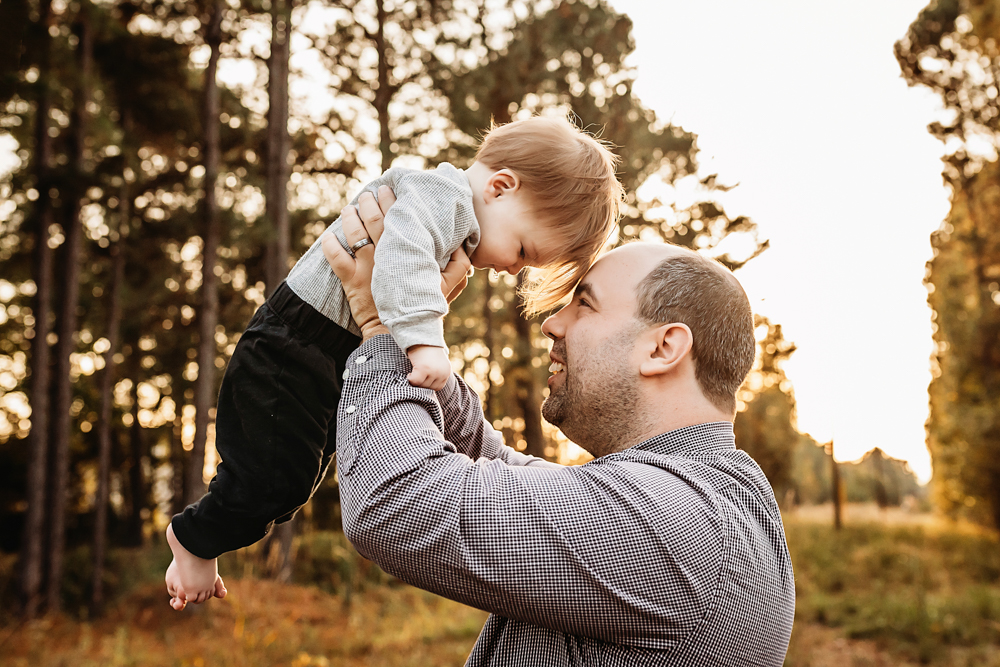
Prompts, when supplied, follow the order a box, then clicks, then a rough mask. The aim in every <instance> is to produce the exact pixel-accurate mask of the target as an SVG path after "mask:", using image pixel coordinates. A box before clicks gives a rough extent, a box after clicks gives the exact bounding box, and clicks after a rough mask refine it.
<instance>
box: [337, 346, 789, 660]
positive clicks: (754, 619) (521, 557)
mask: <svg viewBox="0 0 1000 667" xmlns="http://www.w3.org/2000/svg"><path fill="white" fill-rule="evenodd" d="M409 369H410V366H409V362H408V361H407V359H406V356H405V355H404V354H403V352H402V351H401V350H400V349H399V347H398V346H397V345H396V344H395V343H394V342H393V341H392V339H391V338H390V337H389V336H385V335H383V336H376V337H374V338H372V339H370V340H368V341H367V342H365V343H364V344H363V345H362V346H361V348H360V349H359V350H357V351H356V352H355V353H354V354H353V355H352V356H351V358H350V360H349V361H348V370H347V373H345V382H344V387H343V397H342V399H341V402H340V409H339V412H338V434H337V467H338V477H339V480H340V490H341V503H342V509H343V521H344V532H345V533H346V534H347V536H348V538H349V539H350V540H351V542H352V543H353V544H354V546H355V547H356V548H357V549H358V551H359V552H360V553H361V554H363V555H364V556H365V557H367V558H369V559H371V560H374V561H375V562H376V563H378V564H379V565H380V566H381V567H382V568H383V569H384V570H386V571H387V572H389V573H391V574H393V575H395V576H397V577H399V578H400V579H402V580H404V581H406V582H409V583H411V584H413V585H415V586H419V587H420V588H424V589H426V590H429V591H432V592H434V593H437V594H439V595H442V596H444V597H448V598H451V599H453V600H457V601H459V602H462V603H464V604H467V605H471V606H473V607H477V608H479V609H483V610H486V611H489V612H491V613H492V616H490V618H489V620H488V621H487V623H486V626H485V627H484V628H483V630H482V633H481V634H480V636H479V640H478V641H477V642H476V645H475V647H474V648H473V649H472V654H471V655H470V656H469V659H468V662H467V665H475V666H480V665H483V666H485V665H490V666H498V667H499V666H509V667H526V666H531V665H544V666H556V665H595V666H596V665H601V666H614V665H685V666H687V665H690V666H696V665H697V666H699V667H701V666H713V665H748V666H749V665H755V666H756V665H781V664H782V662H783V660H784V656H785V651H786V649H787V647H788V639H789V636H790V634H791V629H792V618H793V615H794V609H795V587H794V581H793V576H792V564H791V560H790V559H789V556H788V548H787V546H786V543H785V535H784V529H783V527H782V523H781V516H780V514H779V512H778V507H777V504H776V503H775V501H774V494H773V493H772V491H771V488H770V486H769V485H768V483H767V480H766V479H765V478H764V475H763V473H761V471H760V468H759V467H757V465H756V464H755V463H754V462H753V460H752V459H751V458H750V457H749V456H748V455H747V454H746V453H745V452H742V451H739V450H737V449H736V448H735V446H734V441H733V431H732V424H730V423H729V422H717V423H710V424H699V425H697V426H691V427H687V428H682V429H678V430H675V431H670V432H668V433H664V434H662V435H659V436H657V437H655V438H652V439H650V440H647V441H646V442H644V443H642V444H640V445H637V446H635V447H632V448H630V449H626V450H625V451H622V452H618V453H615V454H610V455H608V456H603V457H601V458H598V459H595V460H593V461H591V462H589V463H587V464H585V465H582V466H558V465H555V464H552V463H549V462H546V461H543V460H541V459H537V458H533V457H530V456H526V455H524V454H521V453H519V452H517V451H515V450H513V449H511V448H509V447H506V446H505V445H504V444H503V442H502V440H501V437H500V435H499V434H498V433H497V432H496V431H494V430H493V429H492V428H491V427H490V425H489V424H488V423H487V422H486V421H485V420H484V418H483V413H482V408H481V406H480V403H479V398H478V397H477V396H476V394H475V392H473V391H471V390H470V389H469V388H468V387H467V386H466V385H465V384H464V383H463V382H462V381H461V380H460V379H459V378H458V376H452V378H451V380H450V381H449V383H448V385H447V387H446V388H445V389H443V390H442V391H440V392H437V393H435V392H433V391H430V390H428V389H421V388H418V387H412V386H410V384H409V383H408V382H407V380H406V374H407V373H408V372H409Z"/></svg>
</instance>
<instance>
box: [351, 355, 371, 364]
mask: <svg viewBox="0 0 1000 667" xmlns="http://www.w3.org/2000/svg"><path fill="white" fill-rule="evenodd" d="M366 361H368V357H366V356H365V355H363V354H362V355H361V356H360V357H358V358H357V359H355V360H354V363H356V364H363V363H365V362H366Z"/></svg>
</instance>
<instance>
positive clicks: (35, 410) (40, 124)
mask: <svg viewBox="0 0 1000 667" xmlns="http://www.w3.org/2000/svg"><path fill="white" fill-rule="evenodd" d="M51 7H52V2H51V0H42V2H41V3H40V4H39V8H38V12H39V19H38V22H39V24H40V25H41V27H42V30H41V31H40V33H41V39H42V43H41V58H40V62H39V72H40V73H39V79H40V84H39V86H40V95H39V99H38V108H37V110H36V113H35V171H36V174H37V175H36V178H37V181H38V211H37V217H36V220H35V224H36V225H37V229H36V231H35V256H34V265H33V271H32V276H33V278H34V280H35V299H34V303H33V304H32V313H33V315H34V317H35V335H34V337H33V338H32V340H31V389H30V395H31V398H30V401H31V433H30V434H29V436H28V446H29V447H30V453H31V454H30V456H31V458H30V461H29V463H28V479H27V486H28V493H27V500H28V511H27V515H26V516H25V521H24V533H23V536H22V539H21V557H20V561H19V563H18V569H19V571H20V572H19V574H20V584H21V601H22V604H23V605H24V612H25V616H26V617H28V618H33V617H34V616H35V615H36V614H37V613H38V607H39V603H40V601H41V600H40V598H39V593H40V591H41V584H42V572H43V570H44V565H43V563H44V562H45V559H44V557H43V555H42V554H43V551H44V542H45V535H44V527H45V505H46V491H47V484H46V472H47V466H48V456H47V455H48V447H49V438H48V434H49V389H50V387H49V383H50V378H51V375H50V368H49V364H50V363H51V354H50V349H49V341H48V338H49V332H50V331H51V323H50V314H51V310H50V309H51V307H52V254H53V253H52V248H50V247H49V227H51V225H52V201H51V198H50V197H49V190H50V188H51V177H50V175H49V169H50V165H51V161H52V137H50V136H49V112H50V110H51V108H52V94H51V91H50V88H49V76H50V73H49V70H50V64H49V61H50V48H51V47H50V42H51V37H50V36H49V31H48V24H49V16H50V14H51Z"/></svg>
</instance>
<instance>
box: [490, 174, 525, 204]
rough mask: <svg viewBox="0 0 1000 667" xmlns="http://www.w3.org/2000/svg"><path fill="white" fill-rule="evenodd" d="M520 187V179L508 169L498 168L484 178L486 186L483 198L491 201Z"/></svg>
mask: <svg viewBox="0 0 1000 667" xmlns="http://www.w3.org/2000/svg"><path fill="white" fill-rule="evenodd" d="M520 187H521V179H520V178H519V177H518V175H517V174H515V173H514V172H513V171H511V170H510V169H506V168H505V169H500V170H498V171H495V172H493V173H492V174H490V177H489V178H488V179H486V187H485V189H484V190H483V199H484V200H485V201H487V202H488V201H491V200H493V199H501V198H502V197H504V196H505V195H510V194H513V193H514V192H516V191H517V190H518V188H520Z"/></svg>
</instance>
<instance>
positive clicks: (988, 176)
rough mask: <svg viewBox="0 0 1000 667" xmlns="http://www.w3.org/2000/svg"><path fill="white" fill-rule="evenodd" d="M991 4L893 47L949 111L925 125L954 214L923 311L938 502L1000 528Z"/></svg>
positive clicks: (952, 16)
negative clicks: (928, 331) (943, 148)
mask: <svg viewBox="0 0 1000 667" xmlns="http://www.w3.org/2000/svg"><path fill="white" fill-rule="evenodd" d="M998 10H1000V4H998V3H997V2H995V1H993V0H961V1H959V0H947V1H945V0H941V1H936V2H932V3H931V4H930V5H929V6H928V7H927V8H926V9H924V10H923V11H922V12H921V13H920V15H919V16H918V17H917V20H916V21H915V22H914V23H913V25H911V26H910V29H909V31H908V32H907V34H906V36H905V37H904V38H903V39H901V40H900V41H899V42H898V43H897V44H896V56H897V59H898V60H899V62H900V66H901V68H902V70H903V75H904V77H905V78H906V79H907V81H908V83H910V84H911V85H917V84H919V85H924V86H927V87H929V88H931V89H932V90H934V91H935V92H937V93H939V94H940V95H941V98H942V101H943V102H944V105H945V108H946V110H947V113H945V114H944V115H943V118H942V120H940V121H939V122H935V123H933V124H932V125H931V126H930V131H931V133H932V134H934V135H935V136H937V137H938V138H939V139H941V140H942V141H945V142H948V147H949V151H950V154H949V155H948V156H947V157H945V158H944V162H945V169H944V176H945V180H946V182H947V183H948V184H949V185H950V186H951V188H952V208H951V212H950V213H949V215H948V218H947V219H946V220H945V222H944V224H943V225H942V227H941V229H939V230H938V231H937V232H935V233H934V234H933V235H932V238H931V243H932V245H933V247H934V259H932V260H931V261H930V262H929V263H928V267H927V268H928V271H927V278H926V283H927V286H928V291H929V293H930V294H929V297H928V302H929V303H930V306H931V308H932V309H933V310H934V322H935V324H934V326H935V333H934V341H935V344H936V349H935V354H934V359H933V372H934V380H933V381H932V382H931V386H930V408H931V414H930V419H929V421H928V424H927V432H928V445H929V448H930V450H931V455H932V457H933V460H934V474H935V479H934V487H935V498H936V500H937V502H938V503H939V504H940V506H941V507H942V508H943V509H944V510H945V511H947V512H949V513H950V514H952V515H965V516H968V517H971V518H973V519H975V520H977V521H980V522H984V523H992V524H993V525H997V526H1000V465H998V464H997V455H998V454H1000V421H998V417H997V415H998V414H1000V411H998V407H1000V405H998V404H997V398H996V397H997V395H998V393H997V390H998V389H1000V345H998V342H997V341H998V334H1000V288H998V285H1000V282H998V281H1000V232H998V228H997V226H996V224H995V221H996V219H997V218H996V216H997V213H998V212H1000V209H998V207H1000V190H998V189H997V186H996V182H997V177H998V175H1000V169H998V166H997V165H996V164H995V162H993V161H992V160H994V159H995V156H994V155H993V154H992V153H993V150H992V148H990V149H986V150H984V149H983V148H982V147H983V146H995V145H996V141H997V138H998V137H1000V102H998V99H997V97H998V95H997V85H998V84H1000V50H998V49H997V39H998V38H1000V23H998Z"/></svg>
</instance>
